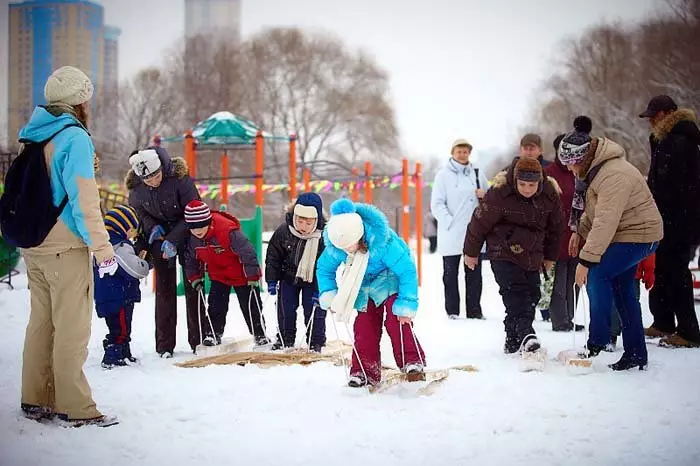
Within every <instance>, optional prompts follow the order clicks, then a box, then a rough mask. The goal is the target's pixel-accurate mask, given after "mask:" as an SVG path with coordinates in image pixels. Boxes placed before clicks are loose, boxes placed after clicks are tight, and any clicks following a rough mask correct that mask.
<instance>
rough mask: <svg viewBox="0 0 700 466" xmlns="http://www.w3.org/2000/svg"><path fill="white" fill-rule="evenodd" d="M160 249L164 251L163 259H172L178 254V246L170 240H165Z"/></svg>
mask: <svg viewBox="0 0 700 466" xmlns="http://www.w3.org/2000/svg"><path fill="white" fill-rule="evenodd" d="M160 251H161V252H162V253H163V259H172V258H173V257H175V256H177V247H176V246H175V245H174V244H173V243H171V242H170V241H168V240H165V241H163V245H162V246H161V247H160Z"/></svg>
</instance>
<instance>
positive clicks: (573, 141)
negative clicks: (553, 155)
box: [557, 115, 593, 165]
mask: <svg viewBox="0 0 700 466" xmlns="http://www.w3.org/2000/svg"><path fill="white" fill-rule="evenodd" d="M591 129H593V122H592V121H591V119H590V118H588V117H587V116H585V115H581V116H577V117H576V119H574V130H573V131H572V132H570V133H568V134H567V135H566V136H564V139H562V141H561V143H560V144H559V152H558V154H557V157H559V161H560V162H561V163H562V164H563V165H576V164H578V163H581V162H583V159H584V157H585V156H586V153H587V152H588V149H589V148H590V147H591V141H592V140H593V139H592V138H591Z"/></svg>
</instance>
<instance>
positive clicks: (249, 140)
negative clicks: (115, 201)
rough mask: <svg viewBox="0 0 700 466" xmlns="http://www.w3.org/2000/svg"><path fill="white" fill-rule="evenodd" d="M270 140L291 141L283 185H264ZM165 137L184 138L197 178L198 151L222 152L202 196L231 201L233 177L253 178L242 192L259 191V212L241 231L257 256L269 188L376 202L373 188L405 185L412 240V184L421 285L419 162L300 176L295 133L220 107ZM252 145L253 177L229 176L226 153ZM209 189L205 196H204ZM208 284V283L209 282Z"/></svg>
mask: <svg viewBox="0 0 700 466" xmlns="http://www.w3.org/2000/svg"><path fill="white" fill-rule="evenodd" d="M267 141H285V142H287V143H288V145H289V167H288V168H289V180H288V183H286V184H281V185H266V184H265V183H264V170H265V147H266V142H267ZM163 142H182V143H183V144H184V154H185V160H186V162H187V166H188V167H189V169H190V176H191V177H192V178H194V179H195V180H196V181H201V180H199V179H197V168H196V167H197V157H198V152H203V151H217V152H221V155H220V162H221V173H220V177H219V178H215V179H213V180H216V181H219V183H218V185H216V184H215V185H213V186H212V185H203V184H201V183H199V185H198V187H199V189H200V194H203V196H202V197H204V198H207V197H208V198H209V199H210V200H213V199H218V200H219V203H220V205H221V206H228V204H229V197H230V195H231V192H230V190H229V188H230V186H229V181H230V180H233V179H253V180H254V185H253V186H248V185H243V187H242V189H240V190H238V192H241V191H243V192H251V191H252V192H253V193H254V195H255V206H256V207H255V214H254V216H253V217H252V218H249V219H241V228H242V230H243V233H244V234H245V235H246V236H247V237H248V238H249V239H250V240H251V241H252V242H253V244H254V246H255V249H256V251H257V253H258V257H262V233H263V222H262V220H263V216H262V207H263V205H264V201H265V193H266V192H268V193H274V192H280V191H284V190H286V191H288V193H289V200H290V201H292V202H293V201H294V200H295V199H296V197H297V195H298V193H299V191H300V190H303V191H315V192H322V191H323V192H327V191H329V190H333V191H341V190H344V191H347V192H348V195H349V196H350V198H351V199H352V200H353V201H354V202H359V201H360V195H361V194H362V193H363V194H364V199H363V201H364V202H366V203H368V204H372V203H373V201H374V190H375V189H377V188H381V187H389V188H390V189H396V188H398V187H400V188H401V197H402V207H401V215H400V217H401V218H400V222H399V225H400V228H399V230H400V234H401V237H402V238H403V239H404V241H406V243H408V244H409V245H410V244H411V233H412V228H411V210H412V209H411V199H410V190H411V188H414V195H415V202H414V209H413V213H414V217H415V228H414V229H413V232H414V233H415V240H416V262H417V269H418V282H419V285H420V284H422V263H423V261H422V253H423V232H422V216H423V202H422V197H423V185H424V182H423V176H422V166H421V163H420V162H416V164H415V170H414V172H413V173H411V172H410V169H409V161H408V159H404V160H403V161H402V170H401V172H400V173H399V174H396V175H393V176H390V175H375V174H373V167H372V163H371V162H366V163H365V164H364V174H363V175H361V174H360V171H359V170H358V169H357V168H354V169H352V176H351V178H349V179H347V180H344V181H337V180H336V181H329V180H316V181H312V179H311V170H310V169H309V168H308V167H301V172H302V176H301V179H299V178H300V177H299V168H298V165H297V151H296V143H297V138H296V135H295V134H294V133H291V134H289V135H288V136H274V135H271V134H269V133H265V132H264V131H262V130H261V129H260V128H258V127H257V126H256V125H255V124H253V123H252V122H250V121H249V120H246V119H245V118H241V117H239V116H237V115H233V114H231V113H229V112H218V113H215V114H214V115H212V116H211V117H209V118H208V119H207V120H204V121H202V122H200V123H198V124H197V125H196V126H195V127H194V128H193V129H191V130H187V131H186V132H185V134H184V135H183V136H177V137H171V138H161V137H160V136H156V137H154V144H155V145H160V144H162V143H163ZM241 149H248V150H251V149H252V150H253V151H254V153H255V162H254V174H253V175H252V176H250V175H245V176H231V174H230V173H229V158H228V152H229V151H233V150H241ZM204 194H206V195H204ZM207 286H208V284H207ZM178 292H179V293H184V286H183V285H182V283H181V284H180V287H179V289H178Z"/></svg>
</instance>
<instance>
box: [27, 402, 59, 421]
mask: <svg viewBox="0 0 700 466" xmlns="http://www.w3.org/2000/svg"><path fill="white" fill-rule="evenodd" d="M20 408H21V409H22V414H23V415H24V417H26V418H27V419H31V420H32V421H38V422H41V421H49V420H51V419H53V418H54V416H55V415H56V413H54V411H53V409H51V408H49V407H48V406H37V405H30V404H27V403H22V404H21V405H20Z"/></svg>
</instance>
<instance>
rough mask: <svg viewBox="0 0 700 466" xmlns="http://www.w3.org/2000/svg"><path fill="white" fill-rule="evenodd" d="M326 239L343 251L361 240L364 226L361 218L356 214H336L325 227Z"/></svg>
mask: <svg viewBox="0 0 700 466" xmlns="http://www.w3.org/2000/svg"><path fill="white" fill-rule="evenodd" d="M326 229H327V230H328V239H329V240H331V243H333V246H335V247H336V248H339V249H345V248H347V247H349V246H352V245H353V244H355V243H357V242H358V241H360V239H362V236H363V235H364V234H365V226H364V225H363V224H362V217H360V216H359V215H358V214H356V213H354V212H353V213H347V214H337V215H333V216H331V218H330V220H328V225H327V226H326Z"/></svg>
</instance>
